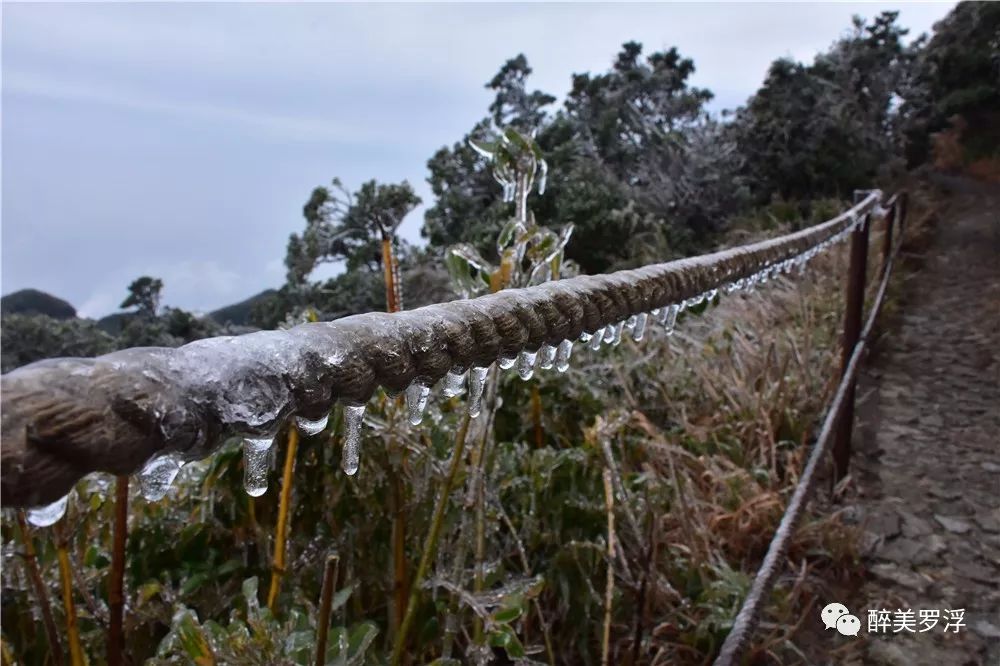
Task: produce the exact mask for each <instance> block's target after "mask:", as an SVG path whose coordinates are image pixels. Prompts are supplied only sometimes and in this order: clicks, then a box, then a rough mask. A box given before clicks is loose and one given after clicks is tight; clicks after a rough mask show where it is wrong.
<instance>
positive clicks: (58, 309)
mask: <svg viewBox="0 0 1000 666" xmlns="http://www.w3.org/2000/svg"><path fill="white" fill-rule="evenodd" d="M0 312H2V313H3V314H25V315H30V314H42V315H47V316H49V317H52V318H53V319H73V318H74V317H76V308H74V307H73V306H72V305H70V304H69V303H68V302H66V301H64V300H63V299H61V298H59V297H58V296H53V295H52V294H49V293H46V292H44V291H41V290H38V289H21V290H19V291H15V292H13V293H11V294H7V295H6V296H4V297H3V298H0Z"/></svg>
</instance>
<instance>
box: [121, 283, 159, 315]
mask: <svg viewBox="0 0 1000 666" xmlns="http://www.w3.org/2000/svg"><path fill="white" fill-rule="evenodd" d="M162 290H163V281H162V280H160V279H159V278H151V277H149V276H147V275H144V276H142V277H141V278H138V279H136V280H133V281H132V284H130V285H129V286H128V292H129V294H128V297H127V298H126V299H125V300H124V301H122V304H121V305H119V306H118V307H120V308H122V309H125V308H133V307H134V308H136V312H137V313H138V314H140V315H142V316H144V317H148V318H150V319H152V318H154V317H156V313H157V310H159V307H160V292H161V291H162Z"/></svg>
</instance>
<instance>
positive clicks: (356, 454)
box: [340, 405, 365, 476]
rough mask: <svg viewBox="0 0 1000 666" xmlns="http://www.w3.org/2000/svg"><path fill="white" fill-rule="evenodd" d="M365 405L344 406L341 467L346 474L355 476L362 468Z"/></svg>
mask: <svg viewBox="0 0 1000 666" xmlns="http://www.w3.org/2000/svg"><path fill="white" fill-rule="evenodd" d="M364 420H365V405H344V453H343V456H342V457H341V461H340V466H341V468H342V469H343V470H344V474H347V475H348V476H354V475H355V474H357V473H358V467H360V466H361V424H362V423H364Z"/></svg>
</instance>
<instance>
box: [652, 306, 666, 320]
mask: <svg viewBox="0 0 1000 666" xmlns="http://www.w3.org/2000/svg"><path fill="white" fill-rule="evenodd" d="M662 310H663V308H653V309H652V310H650V311H649V316H650V317H652V318H653V319H656V318H657V317H659V316H660V312H661V311H662Z"/></svg>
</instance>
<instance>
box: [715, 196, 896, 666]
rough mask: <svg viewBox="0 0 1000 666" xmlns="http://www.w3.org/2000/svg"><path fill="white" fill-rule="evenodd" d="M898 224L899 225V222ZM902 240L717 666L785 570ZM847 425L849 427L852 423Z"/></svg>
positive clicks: (745, 633)
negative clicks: (793, 540) (790, 549)
mask: <svg viewBox="0 0 1000 666" xmlns="http://www.w3.org/2000/svg"><path fill="white" fill-rule="evenodd" d="M896 203H897V195H893V196H892V197H891V198H890V199H889V200H888V201H886V206H888V207H892V208H893V216H892V217H890V218H889V224H888V225H887V229H886V233H887V234H888V233H891V229H892V221H893V218H895V217H896V213H897V211H896V210H895V207H896ZM896 219H900V220H901V218H896ZM869 224H870V222H869ZM900 235H901V234H900ZM890 238H891V237H890ZM901 240H902V239H901V238H897V241H896V244H895V246H894V247H890V246H887V249H890V251H889V252H887V253H886V256H885V261H884V264H883V266H882V277H881V282H880V283H879V286H878V290H877V291H876V292H875V299H874V301H873V302H872V305H871V309H870V311H869V314H868V319H867V320H866V322H865V326H864V328H863V329H862V330H861V333H860V335H859V337H858V341H857V343H855V345H854V347H853V351H852V352H851V355H850V358H849V360H848V362H847V364H846V366H845V367H844V370H843V373H842V376H841V380H840V384H838V386H837V392H836V393H835V394H834V396H833V400H831V401H830V405H829V408H828V409H827V413H826V418H825V419H824V420H823V426H822V428H821V429H820V432H819V435H818V436H817V437H816V443H815V444H813V447H812V450H811V451H810V453H809V458H808V460H807V461H806V465H805V467H804V468H803V470H802V475H801V476H800V477H799V481H798V483H797V484H796V486H795V490H794V492H793V493H792V498H791V499H790V500H789V502H788V505H787V507H786V508H785V514H784V515H783V516H782V518H781V523H779V525H778V529H777V530H776V531H775V533H774V537H773V538H772V540H771V544H770V546H769V547H768V550H767V554H766V555H765V556H764V560H763V562H762V563H761V565H760V569H758V571H757V575H756V577H755V578H754V580H753V583H752V584H751V586H750V591H749V592H748V593H747V596H746V599H744V601H743V606H742V607H741V608H740V610H739V613H737V615H736V619H735V620H734V621H733V628H732V629H731V630H730V632H729V635H728V636H726V640H725V642H724V643H723V644H722V649H721V650H720V651H719V656H718V657H717V658H716V660H715V662H714V666H734V665H735V664H739V663H740V658H741V657H742V655H743V652H744V651H745V650H746V647H747V645H748V643H749V641H750V639H751V637H752V636H753V632H754V630H755V629H756V627H757V624H758V622H759V620H760V614H761V613H762V612H763V610H764V608H765V606H766V604H767V601H768V597H769V595H770V592H771V589H772V588H773V587H774V584H775V582H776V580H777V576H778V574H779V573H780V572H781V570H782V568H783V566H784V561H783V560H784V557H785V553H786V552H787V551H788V546H789V543H790V541H791V538H792V535H793V534H794V533H795V528H796V526H797V525H798V523H799V520H800V519H801V517H802V513H803V512H804V511H805V508H806V504H807V502H808V501H809V497H810V496H811V495H812V491H813V488H814V486H815V484H816V474H817V472H818V470H819V468H820V465H821V463H822V461H823V459H824V458H825V456H826V455H827V453H828V452H829V451H830V445H831V443H832V442H833V439H834V435H835V433H836V431H837V428H838V426H840V425H841V423H840V419H841V416H842V412H843V411H844V408H845V407H846V406H847V404H848V402H849V401H850V399H851V398H852V397H853V387H854V382H855V379H856V377H857V374H858V370H859V369H860V367H861V359H862V358H863V357H864V354H865V351H866V350H867V347H868V343H869V340H870V337H871V333H872V330H873V329H874V327H875V320H876V318H877V317H878V314H879V312H880V311H881V309H882V303H883V301H884V300H885V295H886V292H887V290H888V288H889V279H890V277H891V273H892V267H893V264H894V262H895V258H896V254H897V253H898V251H899V248H900V246H901V245H902V243H901ZM866 241H867V239H866ZM844 425H846V427H851V425H852V424H844Z"/></svg>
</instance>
